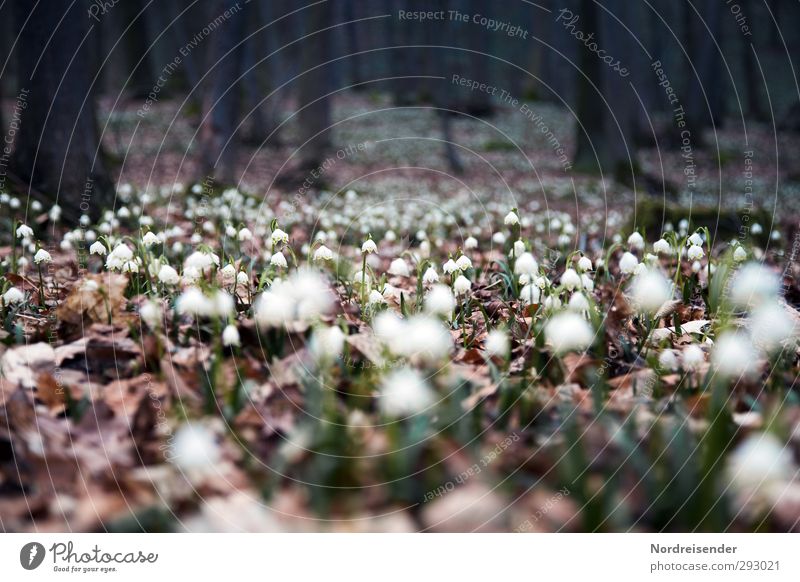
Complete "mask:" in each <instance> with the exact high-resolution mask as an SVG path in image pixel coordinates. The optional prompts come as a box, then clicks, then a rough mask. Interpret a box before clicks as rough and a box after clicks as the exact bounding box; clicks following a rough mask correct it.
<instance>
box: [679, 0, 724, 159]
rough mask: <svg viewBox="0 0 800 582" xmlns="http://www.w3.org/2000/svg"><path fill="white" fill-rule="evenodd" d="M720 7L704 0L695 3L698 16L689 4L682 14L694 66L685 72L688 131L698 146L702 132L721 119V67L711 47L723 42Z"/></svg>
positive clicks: (720, 61) (713, 48)
mask: <svg viewBox="0 0 800 582" xmlns="http://www.w3.org/2000/svg"><path fill="white" fill-rule="evenodd" d="M721 6H722V3H720V2H718V1H717V0H704V1H703V2H697V3H696V4H695V7H696V9H697V13H695V11H694V10H693V9H692V8H691V7H690V6H688V5H687V7H686V13H685V17H686V22H685V25H684V32H685V35H686V47H687V52H688V54H689V59H690V63H689V65H692V66H693V67H694V70H692V68H691V66H690V67H689V68H688V69H687V75H688V76H689V82H688V88H687V91H686V95H685V98H686V117H687V128H688V129H689V131H691V133H692V135H693V136H694V138H695V140H696V143H697V144H698V145H700V144H702V142H703V130H705V129H706V128H709V127H717V126H718V125H719V124H721V122H722V117H723V105H724V98H723V94H722V90H723V87H722V84H723V78H722V71H723V64H722V57H721V55H720V51H719V49H718V48H717V47H716V45H715V44H714V41H715V40H717V42H718V43H719V42H720V41H721V39H722V34H721V33H722V20H721V16H722V15H721V12H720V11H721ZM698 13H699V15H698ZM701 17H702V19H703V21H705V26H704V25H703V22H702V21H701ZM706 26H707V27H708V30H706ZM709 31H710V32H709Z"/></svg>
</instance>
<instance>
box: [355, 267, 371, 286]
mask: <svg viewBox="0 0 800 582" xmlns="http://www.w3.org/2000/svg"><path fill="white" fill-rule="evenodd" d="M362 283H363V285H364V287H366V288H369V287H370V285H371V284H372V280H371V279H370V276H369V273H364V272H363V271H356V272H355V273H354V274H353V285H355V286H356V287H361V285H362Z"/></svg>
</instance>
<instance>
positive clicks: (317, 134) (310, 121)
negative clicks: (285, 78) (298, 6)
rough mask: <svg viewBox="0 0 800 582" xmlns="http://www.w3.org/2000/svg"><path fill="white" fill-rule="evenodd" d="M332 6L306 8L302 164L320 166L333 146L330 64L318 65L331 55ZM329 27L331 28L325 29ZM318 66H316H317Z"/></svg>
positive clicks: (301, 88)
mask: <svg viewBox="0 0 800 582" xmlns="http://www.w3.org/2000/svg"><path fill="white" fill-rule="evenodd" d="M332 12H333V9H332V6H331V3H330V2H322V3H321V4H318V5H316V6H311V7H309V8H307V9H306V10H305V11H304V13H307V16H306V19H305V22H306V25H307V26H306V34H311V36H309V37H307V38H306V39H305V40H304V41H303V47H302V61H303V71H302V74H301V76H300V79H299V100H300V103H299V106H300V111H299V113H298V123H299V124H300V139H301V148H302V149H301V151H300V168H301V169H302V170H307V169H312V168H315V167H317V166H318V165H319V164H320V163H321V162H322V160H323V159H324V158H325V153H326V152H327V150H328V148H329V147H330V141H331V140H330V126H331V99H330V97H325V95H327V94H328V93H329V92H330V91H331V87H332V82H331V79H330V76H331V66H330V65H325V66H318V65H321V64H322V63H324V62H325V61H327V60H329V59H331V58H332V55H331V48H332V46H331V31H330V29H329V28H328V27H330V26H331V25H332V24H333V17H332V16H333V14H332ZM325 28H328V30H323V29H325ZM315 67H316V68H315Z"/></svg>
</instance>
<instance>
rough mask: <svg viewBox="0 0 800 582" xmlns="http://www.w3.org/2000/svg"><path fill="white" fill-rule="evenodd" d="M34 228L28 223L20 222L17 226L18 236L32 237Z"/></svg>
mask: <svg viewBox="0 0 800 582" xmlns="http://www.w3.org/2000/svg"><path fill="white" fill-rule="evenodd" d="M32 236H33V229H32V228H31V227H30V226H28V225H27V224H20V225H19V227H18V228H17V238H31V237H32Z"/></svg>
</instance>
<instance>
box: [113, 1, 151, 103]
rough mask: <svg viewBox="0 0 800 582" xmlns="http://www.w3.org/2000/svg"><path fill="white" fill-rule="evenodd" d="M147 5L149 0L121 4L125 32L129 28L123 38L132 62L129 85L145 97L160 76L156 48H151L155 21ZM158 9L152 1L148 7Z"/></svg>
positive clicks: (139, 96) (134, 93) (133, 92)
mask: <svg viewBox="0 0 800 582" xmlns="http://www.w3.org/2000/svg"><path fill="white" fill-rule="evenodd" d="M145 5H146V2H145V0H126V1H125V2H120V4H119V8H120V17H121V19H122V22H121V23H120V24H121V27H122V28H121V32H122V31H124V30H125V29H126V28H127V32H125V33H124V34H125V36H124V38H123V43H124V45H125V54H126V55H127V63H128V67H127V69H128V70H127V73H128V74H127V75H126V79H127V84H126V87H125V88H126V89H127V90H128V92H129V93H130V94H131V96H132V97H133V98H134V99H145V98H146V97H147V95H148V94H149V93H150V91H151V90H152V89H153V83H154V82H155V80H156V77H158V75H157V74H156V73H155V71H156V67H155V58H154V55H153V51H152V50H150V48H151V46H150V39H151V35H150V30H149V29H150V25H151V22H150V21H149V20H148V18H147V15H146V13H145V12H144V10H145ZM154 9H157V7H154V6H153V5H150V6H149V7H148V9H147V10H154ZM103 18H105V16H104V17H103Z"/></svg>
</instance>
